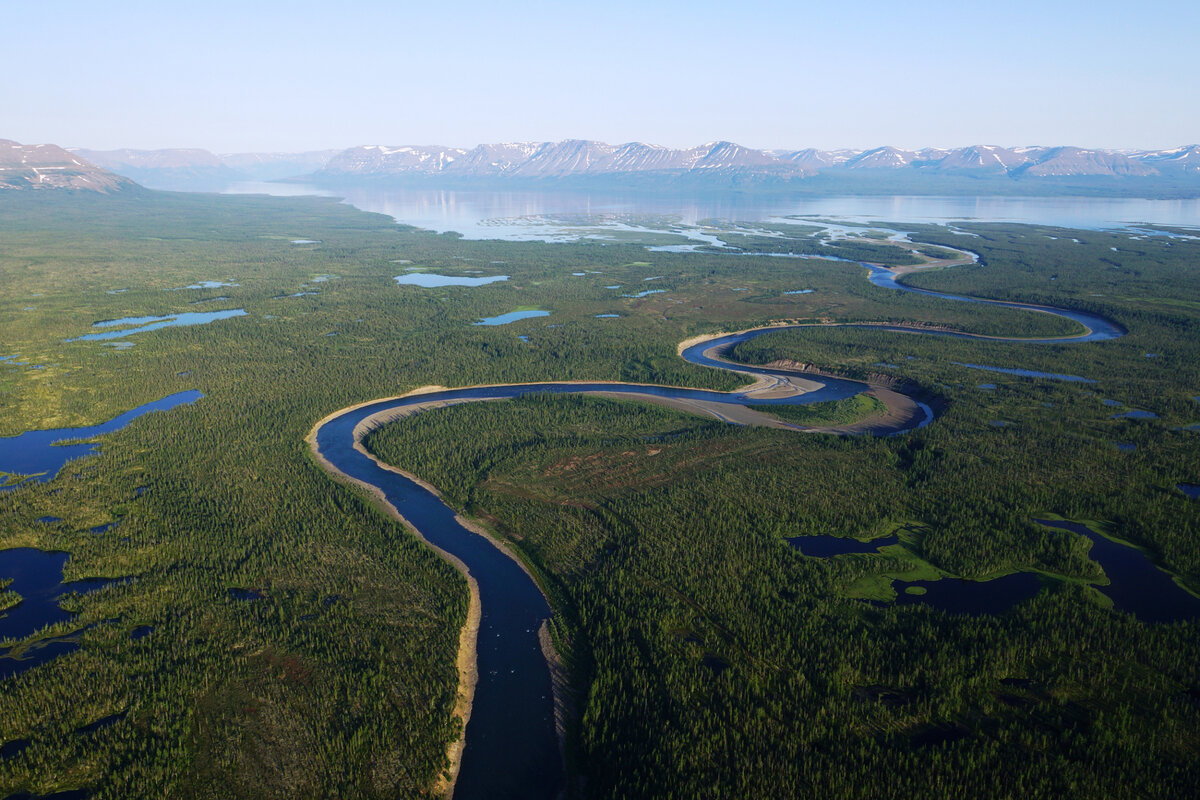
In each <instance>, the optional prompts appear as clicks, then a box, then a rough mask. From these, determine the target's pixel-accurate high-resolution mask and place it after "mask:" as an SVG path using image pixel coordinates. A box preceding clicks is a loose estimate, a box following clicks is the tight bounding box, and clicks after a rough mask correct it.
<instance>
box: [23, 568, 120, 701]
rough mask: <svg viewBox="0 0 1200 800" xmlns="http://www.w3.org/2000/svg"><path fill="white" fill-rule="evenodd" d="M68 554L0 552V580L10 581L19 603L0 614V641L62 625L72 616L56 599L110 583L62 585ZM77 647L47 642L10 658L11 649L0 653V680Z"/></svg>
mask: <svg viewBox="0 0 1200 800" xmlns="http://www.w3.org/2000/svg"><path fill="white" fill-rule="evenodd" d="M68 557H69V556H68V555H67V554H66V553H61V552H47V551H45V550H37V549H34V548H31V547H18V548H14V549H12V550H0V579H12V584H10V585H9V587H8V588H9V589H10V590H11V591H14V592H16V593H17V594H19V595H20V596H21V602H20V603H18V604H17V605H16V606H14V607H13V608H10V609H8V610H7V611H3V612H0V639H23V638H25V637H27V636H29V635H31V634H33V633H36V632H37V631H39V630H41V629H42V628H45V627H46V626H47V625H53V624H55V623H58V622H65V621H67V620H70V619H72V618H74V616H75V615H74V614H72V613H71V612H69V611H64V610H63V609H61V608H59V606H58V602H57V601H58V599H59V598H60V597H61V596H62V595H64V594H67V593H68V592H80V593H83V592H90V591H94V590H96V589H99V588H101V587H104V586H107V585H109V584H110V583H114V581H113V580H110V579H102V578H97V579H89V580H82V581H71V582H69V583H65V582H63V579H62V575H63V566H64V565H65V564H66V563H67V559H68ZM77 647H79V644H78V642H74V641H68V640H63V639H50V640H48V641H46V642H45V643H39V644H38V646H36V647H31V648H29V649H28V650H26V651H25V652H24V653H22V654H21V658H19V659H17V658H13V657H12V648H8V649H6V650H0V679H4V678H7V677H9V676H11V675H16V674H17V673H20V672H24V671H25V670H27V669H31V668H33V667H36V666H37V665H38V664H44V663H45V662H47V661H49V660H50V659H52V658H54V657H56V656H59V655H62V654H63V653H66V652H70V651H71V650H74V649H76V648H77Z"/></svg>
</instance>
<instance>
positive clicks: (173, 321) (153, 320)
mask: <svg viewBox="0 0 1200 800" xmlns="http://www.w3.org/2000/svg"><path fill="white" fill-rule="evenodd" d="M244 316H246V311H245V309H241V308H230V309H226V310H225V311H189V312H187V313H185V314H167V315H166V316H161V317H123V318H122V319H107V320H104V321H103V322H97V323H94V324H93V325H92V327H93V328H119V330H114V331H105V332H103V333H88V334H84V335H83V336H76V337H75V338H74V339H68V340H67V341H68V342H96V341H103V340H105V339H120V338H121V337H123V336H130V335H132V334H135V333H148V332H150V331H157V330H161V329H162V328H178V327H184V326H187V325H207V324H208V323H210V322H216V321H217V320H219V319H229V318H230V317H244Z"/></svg>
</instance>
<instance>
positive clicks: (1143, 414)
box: [1112, 410, 1158, 419]
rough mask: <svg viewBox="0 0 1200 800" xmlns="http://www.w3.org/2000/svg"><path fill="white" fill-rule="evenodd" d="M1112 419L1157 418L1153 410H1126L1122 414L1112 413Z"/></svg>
mask: <svg viewBox="0 0 1200 800" xmlns="http://www.w3.org/2000/svg"><path fill="white" fill-rule="evenodd" d="M1112 418H1113V419H1158V414H1155V413H1154V412H1153V411H1140V410H1134V411H1126V412H1125V413H1124V414H1113V416H1112Z"/></svg>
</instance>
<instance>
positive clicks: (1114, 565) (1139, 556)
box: [1034, 519, 1200, 622]
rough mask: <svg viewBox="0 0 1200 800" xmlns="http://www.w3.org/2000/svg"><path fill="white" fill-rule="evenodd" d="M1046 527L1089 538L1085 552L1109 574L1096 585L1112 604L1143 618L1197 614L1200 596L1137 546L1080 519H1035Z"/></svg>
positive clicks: (1154, 619) (1155, 619) (1167, 619)
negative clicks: (1130, 544)
mask: <svg viewBox="0 0 1200 800" xmlns="http://www.w3.org/2000/svg"><path fill="white" fill-rule="evenodd" d="M1034 522H1037V523H1038V524H1039V525H1045V526H1046V527H1047V528H1056V529H1058V530H1063V531H1070V532H1072V533H1076V534H1079V535H1080V536H1086V537H1087V538H1089V539H1091V540H1092V549H1091V552H1089V553H1088V555H1089V556H1090V557H1091V559H1092V560H1093V561H1095V562H1097V563H1098V564H1099V565H1100V566H1101V567H1102V568H1103V569H1104V574H1105V575H1106V576H1108V580H1109V585H1108V586H1102V587H1099V588H1100V591H1101V592H1103V593H1104V594H1106V595H1108V597H1109V598H1110V599H1111V600H1112V601H1113V605H1114V606H1115V607H1116V608H1117V609H1119V610H1121V611H1128V612H1129V613H1130V614H1133V615H1134V616H1135V617H1137V618H1138V619H1140V620H1143V621H1144V622H1177V621H1179V620H1187V619H1194V618H1196V617H1198V616H1200V598H1198V597H1196V596H1195V595H1193V594H1191V593H1189V592H1187V591H1186V590H1184V589H1183V587H1181V586H1180V585H1179V584H1177V583H1176V582H1175V581H1174V580H1172V578H1171V576H1170V574H1169V573H1167V572H1166V571H1165V570H1162V569H1159V568H1158V567H1157V566H1155V565H1154V562H1153V561H1151V560H1150V559H1149V558H1148V557H1147V556H1146V554H1145V553H1143V552H1142V551H1141V550H1138V549H1137V548H1136V547H1131V546H1129V545H1124V544H1120V543H1119V542H1114V541H1113V540H1112V539H1109V538H1107V537H1105V536H1101V535H1100V534H1098V533H1096V532H1095V531H1093V530H1092V529H1091V528H1089V527H1088V526H1086V525H1084V524H1082V523H1079V522H1067V521H1062V520H1048V519H1038V520H1034Z"/></svg>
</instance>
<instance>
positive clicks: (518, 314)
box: [473, 308, 550, 325]
mask: <svg viewBox="0 0 1200 800" xmlns="http://www.w3.org/2000/svg"><path fill="white" fill-rule="evenodd" d="M548 316H550V312H549V311H542V310H541V309H536V308H531V309H528V310H526V311H509V312H508V313H507V314H497V315H496V316H494V317H484V318H483V319H481V320H479V322H476V323H473V324H475V325H508V324H509V323H510V322H516V321H518V320H522V319H533V318H534V317H548Z"/></svg>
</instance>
